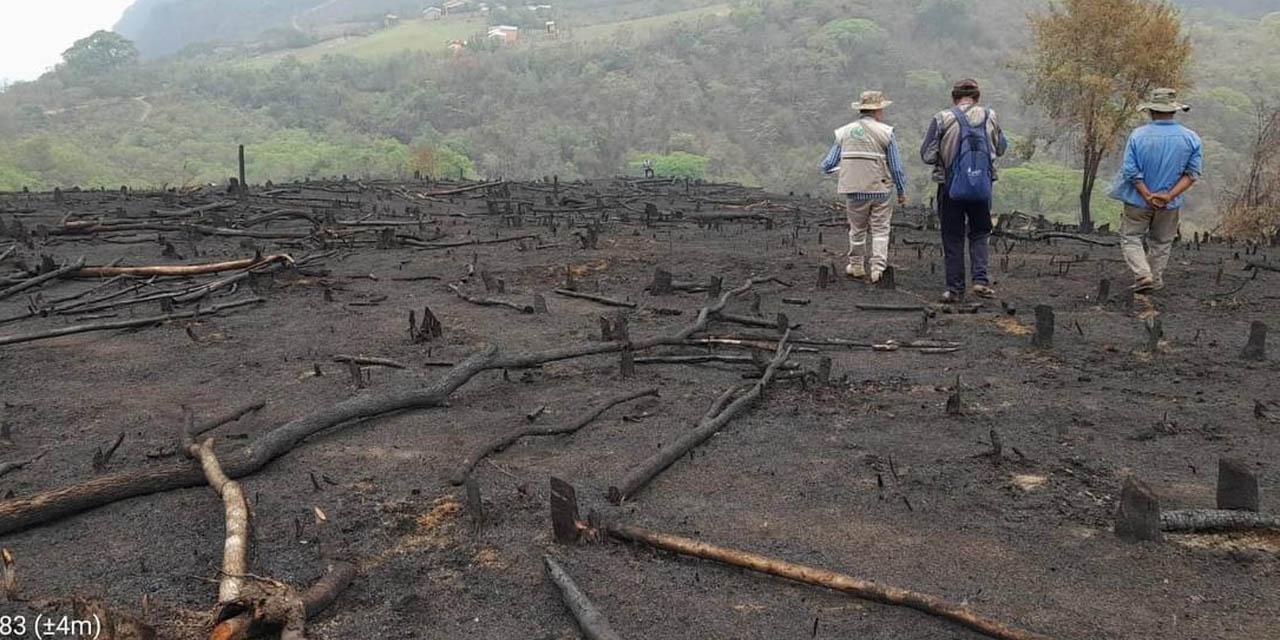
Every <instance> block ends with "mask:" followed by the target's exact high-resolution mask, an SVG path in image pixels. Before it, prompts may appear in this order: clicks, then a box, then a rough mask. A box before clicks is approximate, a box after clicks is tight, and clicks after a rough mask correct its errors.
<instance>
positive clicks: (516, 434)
mask: <svg viewBox="0 0 1280 640" xmlns="http://www.w3.org/2000/svg"><path fill="white" fill-rule="evenodd" d="M657 395H658V389H657V388H656V387H655V388H651V389H644V390H641V391H633V392H631V393H628V394H625V395H621V396H618V397H616V398H612V399H610V400H606V401H605V402H604V403H603V404H600V405H599V406H597V407H595V408H593V409H591V410H590V411H588V412H587V413H585V414H583V415H582V416H580V417H579V418H578V419H577V420H574V421H573V422H571V423H569V424H567V425H560V426H552V427H543V426H532V425H529V426H525V427H523V428H520V429H516V430H514V431H512V432H510V433H506V434H503V435H500V436H498V437H496V438H493V439H492V440H488V441H486V442H485V443H483V444H481V445H480V446H478V447H476V448H475V449H472V450H471V453H468V454H467V457H465V458H463V459H462V464H460V465H458V468H457V469H456V470H454V472H453V475H451V476H450V477H449V482H451V483H452V484H453V485H455V486H457V485H460V484H462V483H463V482H466V481H467V476H468V475H470V473H471V470H472V469H474V468H475V466H476V465H477V464H479V463H480V461H481V460H483V459H484V458H485V456H488V455H489V454H491V453H496V452H498V451H502V450H503V449H505V448H507V447H508V446H511V444H513V443H514V442H515V441H517V440H519V439H520V438H523V437H525V436H555V435H564V434H570V433H575V432H577V431H578V430H579V429H582V428H583V427H585V426H587V425H588V424H591V423H592V422H593V421H595V419H596V418H599V417H600V416H601V414H603V413H604V412H605V411H608V410H609V409H611V408H613V407H615V406H617V405H620V404H622V403H624V402H630V401H632V400H635V399H637V398H644V397H646V396H655V397H656V396H657Z"/></svg>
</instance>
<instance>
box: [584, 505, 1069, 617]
mask: <svg viewBox="0 0 1280 640" xmlns="http://www.w3.org/2000/svg"><path fill="white" fill-rule="evenodd" d="M605 532H606V533H607V534H608V535H609V536H611V537H614V538H617V539H619V540H625V541H628V542H635V543H639V544H644V545H648V546H650V547H654V548H656V549H662V550H664V551H670V552H672V553H677V554H680V555H685V556H691V557H694V558H702V559H704V560H711V561H714V562H719V563H722V564H727V565H730V566H734V567H741V568H743V569H749V570H751V571H757V572H759V573H765V574H768V575H772V576H777V577H780V578H785V579H787V580H794V581H796V582H803V583H805V584H811V585H814V586H818V587H824V588H827V589H833V590H835V591H840V592H842V593H847V594H849V595H852V596H854V597H856V598H861V599H863V600H870V601H872V602H879V603H881V604H887V605H892V606H898V607H908V608H911V609H915V610H916V611H921V612H923V613H927V614H929V615H931V616H936V617H939V618H943V619H945V620H950V621H952V622H955V623H958V624H960V625H963V626H965V627H968V628H969V629H972V630H974V631H977V632H978V633H981V634H982V635H985V636H988V637H991V638H998V639H999V640H1049V637H1048V636H1044V635H1041V634H1038V633H1034V632H1031V631H1025V630H1022V629H1018V628H1016V627H1011V626H1009V625H1006V624H1004V623H1003V622H999V621H997V620H992V619H989V618H985V617H983V616H980V615H978V614H976V613H974V612H973V611H970V610H969V609H968V608H967V607H965V606H964V605H961V604H958V603H955V602H949V601H947V600H943V599H942V598H938V597H936V596H931V595H928V594H924V593H919V592H916V591H911V590H908V589H903V588H900V587H894V586H889V585H883V584H880V583H877V582H874V581H871V580H864V579H862V578H857V577H854V576H851V575H847V574H843V573H836V572H833V571H827V570H825V569H819V568H817V567H810V566H806V565H802V564H795V563H792V562H787V561H785V560H779V559H777V558H771V557H769V556H765V555H761V554H758V553H751V552H749V551H740V550H737V549H730V548H727V547H720V546H716V545H713V544H709V543H706V542H701V541H698V540H693V539H690V538H682V537H679V536H673V535H668V534H664V533H658V532H654V531H647V530H645V529H641V528H639V527H628V526H619V527H607V528H606V529H605Z"/></svg>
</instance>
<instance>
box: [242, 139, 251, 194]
mask: <svg viewBox="0 0 1280 640" xmlns="http://www.w3.org/2000/svg"><path fill="white" fill-rule="evenodd" d="M248 195H249V183H248V182H245V181H244V145H240V197H241V198H245V197H248Z"/></svg>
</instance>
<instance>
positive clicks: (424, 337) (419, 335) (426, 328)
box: [409, 307, 444, 344]
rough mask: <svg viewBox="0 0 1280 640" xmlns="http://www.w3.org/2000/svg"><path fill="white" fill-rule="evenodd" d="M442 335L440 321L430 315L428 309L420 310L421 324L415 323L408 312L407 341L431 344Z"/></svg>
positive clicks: (411, 312)
mask: <svg viewBox="0 0 1280 640" xmlns="http://www.w3.org/2000/svg"><path fill="white" fill-rule="evenodd" d="M443 335H444V327H443V326H442V325H441V324H440V320H439V319H437V318H436V316H435V314H434V313H431V308H430V307H423V308H422V324H421V325H419V324H418V323H417V317H416V316H415V315H414V313H413V311H409V339H410V341H411V342H413V343H415V344H416V343H419V342H431V341H432V340H435V339H436V338H439V337H441V336H443Z"/></svg>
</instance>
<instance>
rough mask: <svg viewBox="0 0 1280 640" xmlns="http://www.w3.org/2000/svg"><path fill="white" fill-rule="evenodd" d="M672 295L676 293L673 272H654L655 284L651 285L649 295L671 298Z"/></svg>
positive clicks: (657, 270) (656, 270)
mask: <svg viewBox="0 0 1280 640" xmlns="http://www.w3.org/2000/svg"><path fill="white" fill-rule="evenodd" d="M672 293H675V288H674V287H673V286H672V284H671V272H670V271H665V270H663V269H655V270H654V271H653V282H651V283H649V294H650V295H655V296H669V295H671V294H672Z"/></svg>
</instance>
